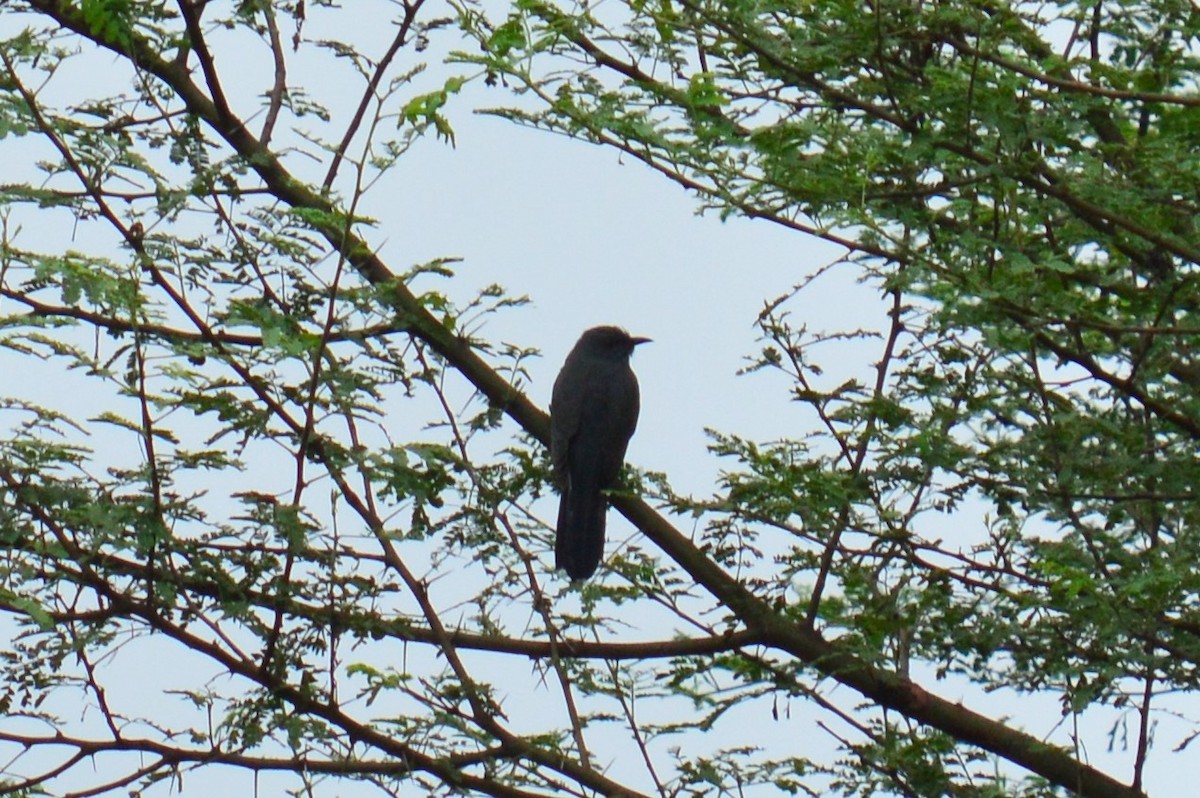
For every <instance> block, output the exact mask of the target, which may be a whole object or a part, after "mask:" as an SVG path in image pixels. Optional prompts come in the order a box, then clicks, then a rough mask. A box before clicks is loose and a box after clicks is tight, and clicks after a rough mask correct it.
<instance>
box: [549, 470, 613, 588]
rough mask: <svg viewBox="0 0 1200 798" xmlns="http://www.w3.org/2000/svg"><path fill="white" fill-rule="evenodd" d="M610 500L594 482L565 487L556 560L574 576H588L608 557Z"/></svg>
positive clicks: (576, 577) (556, 545)
mask: <svg viewBox="0 0 1200 798" xmlns="http://www.w3.org/2000/svg"><path fill="white" fill-rule="evenodd" d="M607 504H608V503H607V502H606V501H605V499H604V495H603V494H602V493H601V492H600V489H599V488H596V487H593V486H590V485H588V486H583V485H580V486H578V487H576V488H575V489H574V490H572V489H571V488H570V487H567V488H565V489H564V490H563V494H562V498H561V499H560V500H559V503H558V535H557V537H556V538H555V541H554V564H555V566H556V567H558V568H562V569H563V570H565V571H566V572H567V575H568V576H570V577H571V578H572V579H587V578H588V577H589V576H591V575H592V574H593V573H595V571H596V566H598V565H599V564H600V560H601V558H602V557H604V516H605V512H606V510H607V509H608V508H607Z"/></svg>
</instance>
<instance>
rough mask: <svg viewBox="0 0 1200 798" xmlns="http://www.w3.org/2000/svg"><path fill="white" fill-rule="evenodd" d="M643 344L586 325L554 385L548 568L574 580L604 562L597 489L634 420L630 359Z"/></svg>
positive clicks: (621, 452)
mask: <svg viewBox="0 0 1200 798" xmlns="http://www.w3.org/2000/svg"><path fill="white" fill-rule="evenodd" d="M649 341H650V339H649V338H638V337H635V336H632V335H630V334H629V333H627V332H626V331H625V330H623V329H621V328H620V327H611V326H604V327H592V328H591V329H589V330H585V331H584V333H583V335H581V336H580V337H579V340H578V341H577V342H576V343H575V347H574V348H573V349H572V350H571V352H570V354H568V355H567V359H566V361H564V362H563V367H562V370H561V371H560V372H559V373H558V378H557V379H556V380H555V381H554V389H553V392H552V393H551V398H550V462H551V465H552V470H553V475H554V481H555V482H556V483H557V484H558V487H559V491H560V493H561V497H560V499H559V504H558V526H557V532H556V536H555V541H554V562H555V567H556V568H559V569H562V570H565V571H566V572H567V575H568V576H569V577H571V579H572V580H584V579H587V578H588V577H590V576H591V575H592V574H593V573H595V571H596V567H597V566H598V565H599V564H600V560H601V558H602V557H603V556H604V516H605V512H606V511H607V509H608V502H607V500H606V499H605V497H604V493H603V491H605V490H607V489H609V488H611V487H612V486H613V485H614V484H615V483H616V481H617V476H618V475H619V474H620V473H621V465H622V464H623V463H624V462H625V449H626V448H627V447H628V446H629V439H630V438H631V437H633V431H634V430H635V429H636V428H637V421H638V409H639V396H638V382H637V377H636V376H635V375H634V373H633V369H632V368H630V366H629V358H630V356H631V355H632V354H633V350H634V348H636V347H637V346H638V345H640V344H644V343H648V342H649Z"/></svg>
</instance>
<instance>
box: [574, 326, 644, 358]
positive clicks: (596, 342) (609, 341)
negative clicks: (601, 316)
mask: <svg viewBox="0 0 1200 798" xmlns="http://www.w3.org/2000/svg"><path fill="white" fill-rule="evenodd" d="M649 341H650V339H649V338H639V337H637V336H634V335H630V334H629V333H627V332H625V331H624V330H622V329H621V328H620V327H610V326H604V327H593V328H591V329H590V330H587V331H585V332H584V333H583V335H582V336H580V338H579V344H578V346H579V347H581V348H582V349H584V351H586V352H588V353H589V354H592V355H595V356H596V357H606V358H613V359H620V358H627V357H629V356H630V355H632V354H633V350H634V347H636V346H637V345H638V344H645V343H649Z"/></svg>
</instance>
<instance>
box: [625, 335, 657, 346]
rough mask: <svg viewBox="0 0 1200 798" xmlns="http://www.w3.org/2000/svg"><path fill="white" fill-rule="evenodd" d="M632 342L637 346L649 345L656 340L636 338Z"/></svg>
mask: <svg viewBox="0 0 1200 798" xmlns="http://www.w3.org/2000/svg"><path fill="white" fill-rule="evenodd" d="M630 340H631V341H633V345H634V346H637V345H638V344H648V343H650V342H651V341H653V340H654V339H653V338H636V337H635V338H631V339H630Z"/></svg>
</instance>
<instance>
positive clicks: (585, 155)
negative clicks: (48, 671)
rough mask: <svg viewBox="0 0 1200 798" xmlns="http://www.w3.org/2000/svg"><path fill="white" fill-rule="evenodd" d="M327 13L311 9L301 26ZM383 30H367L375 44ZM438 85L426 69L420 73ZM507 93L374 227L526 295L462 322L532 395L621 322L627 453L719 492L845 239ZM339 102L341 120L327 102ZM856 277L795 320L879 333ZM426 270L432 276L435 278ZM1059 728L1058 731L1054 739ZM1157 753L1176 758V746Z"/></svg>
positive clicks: (764, 411) (764, 414) (377, 238)
mask: <svg viewBox="0 0 1200 798" xmlns="http://www.w3.org/2000/svg"><path fill="white" fill-rule="evenodd" d="M330 13H333V12H330V11H327V10H324V9H320V8H313V9H311V11H310V22H309V33H310V35H313V34H315V31H316V30H319V26H320V25H321V24H322V23H323V21H324V20H326V19H327V18H328V16H327V15H329V14H330ZM339 13H345V12H339ZM388 33H389V31H387V30H386V29H385V30H381V31H376V32H374V34H375V35H376V36H378V37H379V40H380V41H382V40H383V39H384V38H386V35H388ZM367 35H368V37H369V36H370V33H369V32H368V34H367ZM366 46H367V49H368V50H370V47H371V45H370V44H369V43H368V45H366ZM379 50H380V48H379V47H378V46H376V47H375V49H374V51H375V52H378V51H379ZM225 52H226V51H221V54H222V55H223V56H224V53H225ZM231 58H233V57H231ZM236 59H237V60H236V61H230V62H225V63H229V64H230V66H229V67H228V68H229V69H230V70H231V71H244V72H245V73H246V74H257V73H256V72H255V70H257V69H259V68H261V66H262V65H263V63H264V62H263V61H262V60H261V54H258V55H256V54H254V53H253V52H242V53H239V54H238V55H237V56H236ZM293 75H294V78H295V80H296V81H297V82H299V83H300V84H302V85H308V86H310V87H311V88H310V93H312V94H313V95H314V96H315V95H318V93H319V94H320V97H321V99H327V100H331V101H332V102H333V104H335V105H336V103H337V101H338V97H337V92H328V91H325V89H327V88H328V87H327V85H326V84H327V82H328V81H329V80H331V79H337V71H336V70H329V69H328V64H327V62H321V63H317V62H315V61H314V62H312V63H310V64H305V63H304V62H303V61H302V60H301V61H297V63H296V65H295V67H294V73H293ZM436 83H437V78H436V70H432V69H431V70H430V75H429V76H428V81H427V85H436ZM244 88H246V89H247V90H251V89H252V88H253V87H249V86H248V87H244ZM319 90H320V91H319ZM350 96H352V95H351V93H349V92H347V93H345V94H343V95H342V96H341V98H340V99H341V100H342V101H345V100H346V98H348V97H350ZM507 100H508V98H507V97H506V96H505V95H504V94H503V92H502V90H500V89H489V88H486V87H484V86H483V85H482V83H481V82H476V83H473V84H470V85H468V87H467V88H466V89H465V90H464V92H463V93H462V94H461V95H460V96H457V97H455V98H453V99H452V101H451V104H450V105H449V107H448V109H447V115H448V117H449V119H450V121H451V123H452V124H453V126H454V129H455V141H454V145H453V146H451V145H450V144H448V143H446V142H444V141H440V140H437V139H435V138H433V137H429V138H427V139H424V140H422V141H420V142H418V143H417V144H416V145H415V146H414V147H413V149H412V150H411V151H410V152H409V153H407V154H406V155H405V156H404V158H402V160H401V162H400V164H399V165H398V166H397V168H396V169H395V170H393V171H392V172H391V173H389V174H388V175H386V176H385V177H384V178H383V179H381V181H380V182H379V183H378V184H377V185H376V186H375V187H374V188H373V189H372V191H371V192H370V193H369V194H368V195H367V204H366V206H365V207H364V211H365V212H366V213H367V214H368V215H371V216H375V217H376V218H377V219H378V220H379V226H378V229H377V230H375V231H374V232H373V233H372V234H371V236H370V238H371V241H372V243H373V244H374V245H376V246H378V247H379V250H380V253H381V255H382V256H383V258H384V260H385V261H386V262H388V263H389V264H391V265H392V266H393V268H395V269H396V270H397V271H399V270H402V269H404V268H406V267H408V266H411V265H414V264H418V263H422V262H426V261H430V260H433V259H435V258H440V257H455V258H460V259H461V261H460V262H459V263H457V264H455V265H454V266H453V268H454V269H455V271H456V272H457V277H456V278H455V279H453V280H451V281H448V282H446V283H444V285H443V286H442V287H443V288H444V289H445V290H447V291H448V292H450V293H451V294H452V295H454V296H456V297H457V298H458V299H460V300H466V299H468V298H469V297H470V296H471V295H472V293H473V292H474V290H476V289H478V288H482V287H484V286H487V285H489V284H491V283H500V284H502V285H504V286H505V287H506V288H507V289H508V291H509V292H510V293H512V294H515V295H526V296H528V297H529V299H530V302H529V304H528V305H526V306H524V307H521V308H516V309H510V310H506V311H503V312H502V313H499V314H495V315H492V316H489V317H488V318H487V319H486V320H485V322H484V325H483V326H482V327H481V328H479V329H478V330H476V331H474V332H476V333H477V334H478V335H479V336H481V337H483V338H486V339H489V340H504V341H510V342H512V343H515V344H519V345H521V346H529V347H537V348H538V349H540V350H541V352H542V357H541V358H539V359H535V360H533V361H531V362H530V363H528V369H529V374H530V389H529V390H530V395H531V397H532V398H533V399H534V400H535V401H536V402H537V403H539V404H540V405H541V406H542V407H543V408H545V407H546V406H547V405H548V403H549V396H550V387H551V385H552V384H553V380H554V376H555V374H556V373H557V371H558V368H559V366H560V365H561V363H562V360H563V358H564V357H565V356H566V353H567V351H568V350H569V349H570V347H571V346H572V345H573V344H574V342H575V339H576V338H577V337H578V335H579V334H580V332H582V331H583V330H584V329H586V328H587V327H590V326H594V325H597V324H617V325H620V326H622V327H625V328H627V329H628V330H629V331H631V332H632V333H634V334H636V335H642V336H646V337H649V338H652V339H653V343H652V344H649V345H647V346H644V347H640V348H639V349H638V350H637V353H636V355H635V357H634V361H633V365H634V369H635V371H636V372H637V374H638V377H639V381H640V385H641V396H642V410H641V419H640V423H639V429H638V432H637V434H636V435H635V436H634V438H633V440H632V442H631V444H630V447H629V452H628V459H629V461H630V462H631V463H633V464H634V465H635V466H637V467H638V468H641V469H646V470H651V471H661V472H665V473H667V474H669V475H670V476H671V479H672V483H673V485H674V487H675V489H676V490H677V491H680V492H685V493H687V492H691V493H694V494H696V495H698V496H706V495H708V494H710V493H711V492H712V491H713V490H714V480H715V479H716V477H717V475H718V472H719V470H720V469H721V468H722V467H723V465H724V464H722V463H721V462H720V461H718V460H716V459H715V458H713V457H711V456H708V455H707V454H706V445H707V443H708V439H707V437H706V435H705V432H704V430H705V429H706V428H715V429H718V430H721V431H723V432H727V433H735V434H738V435H742V436H744V437H747V438H750V439H755V440H771V439H775V438H778V437H784V436H787V437H801V436H802V435H803V434H804V433H805V432H806V431H808V429H810V427H811V425H812V421H813V419H812V418H811V416H810V415H809V414H808V412H807V411H806V410H805V409H804V408H803V407H802V406H801V405H799V404H797V403H795V402H792V401H791V400H790V399H789V397H788V395H787V389H788V383H787V382H786V381H785V380H784V379H783V378H781V377H780V376H779V375H776V374H772V373H769V372H758V373H754V374H749V375H744V376H738V375H737V372H738V370H739V369H741V368H742V367H744V366H745V365H746V364H747V359H748V358H752V357H753V356H754V355H756V354H757V352H758V349H759V346H760V343H759V341H758V333H757V331H756V329H755V327H754V322H755V319H756V317H757V315H758V313H759V312H760V310H761V309H762V307H763V303H764V301H766V300H769V299H772V298H774V297H776V296H778V295H780V294H783V293H785V292H787V291H788V290H789V289H790V288H791V287H792V286H793V285H795V284H796V283H798V282H801V281H802V280H804V279H805V278H806V277H808V276H809V275H811V274H813V273H814V272H815V271H817V270H819V269H820V268H822V267H824V266H825V265H826V264H828V263H830V262H832V261H834V260H836V259H837V258H838V257H840V256H841V255H842V254H843V252H842V251H841V250H840V249H839V248H837V247H834V246H832V245H829V244H826V243H824V242H820V241H817V240H814V239H812V238H808V237H804V236H802V235H799V234H797V233H795V232H792V231H788V230H784V229H782V228H779V227H776V226H773V225H771V224H769V223H766V222H762V221H747V220H742V219H737V218H731V219H728V220H725V221H722V220H721V219H719V218H718V217H717V216H716V215H715V214H708V215H704V216H700V215H697V213H696V210H697V207H698V205H699V203H698V200H697V198H696V197H694V196H690V195H688V194H687V193H686V192H685V191H684V190H682V189H681V188H679V187H678V186H676V185H674V184H672V183H670V182H668V181H667V180H666V179H664V178H663V177H662V176H661V175H659V174H657V173H654V172H651V171H650V170H649V169H648V168H646V167H644V166H642V165H641V164H639V163H636V162H634V161H632V160H631V159H629V158H628V157H622V156H620V155H619V154H618V153H616V152H615V151H612V150H606V149H602V148H598V147H595V146H591V145H587V144H583V143H580V142H576V141H569V140H566V139H564V138H561V137H558V136H555V135H551V134H547V133H544V132H539V131H533V130H528V129H522V128H520V127H518V126H516V125H514V124H512V123H510V122H507V121H504V120H501V119H497V118H494V117H490V116H487V115H480V114H477V113H475V109H477V108H481V107H487V106H491V105H497V104H503V103H505V102H506V101H507ZM333 110H334V111H335V117H336V115H337V113H338V109H337V108H336V107H335V108H334V109H333ZM86 244H87V242H86V240H81V241H79V242H77V244H76V245H77V246H84V245H86ZM855 277H856V275H855V274H854V273H853V272H851V271H850V268H849V267H839V268H836V269H834V270H833V271H832V272H830V273H829V274H828V275H826V276H825V277H823V278H822V279H821V280H820V281H819V282H818V283H817V284H816V285H815V286H814V287H813V288H812V289H811V290H808V291H805V292H803V293H802V294H801V295H800V297H799V298H798V299H795V300H793V301H792V302H791V303H790V305H789V307H790V310H791V312H792V314H793V318H794V319H796V320H802V321H804V322H805V323H808V324H810V325H811V326H812V327H814V328H818V329H821V328H824V329H830V330H836V329H859V328H868V329H870V328H878V327H879V326H880V325H881V324H882V323H883V321H884V319H885V317H884V316H883V311H884V305H883V304H882V303H881V300H880V297H879V295H878V292H877V291H875V290H874V289H873V288H872V287H870V286H868V285H863V284H860V283H858V282H856V281H855ZM426 279H429V280H430V282H429V283H428V284H429V286H431V287H432V286H434V285H437V284H438V283H437V282H436V281H434V280H433V279H432V278H426ZM844 355H845V357H844V358H841V359H837V360H834V361H832V362H829V363H827V364H825V365H826V367H827V371H826V374H825V375H824V376H823V377H821V378H819V380H820V382H819V385H821V386H823V387H832V386H835V385H838V384H840V383H841V382H843V381H844V380H845V379H846V378H847V377H849V376H859V377H864V376H866V375H867V374H869V373H870V369H871V367H872V365H873V362H874V360H875V359H876V357H877V356H878V353H877V351H875V350H873V349H871V348H870V347H865V348H860V349H859V350H854V351H847V352H845V353H844ZM609 524H610V539H619V538H622V537H624V536H627V535H628V534H629V533H630V530H629V528H628V525H627V524H626V522H625V521H624V519H622V518H621V517H620V516H619V515H618V514H616V513H612V514H610V517H609ZM130 645H131V646H134V647H136V646H138V645H141V643H140V642H133V643H130ZM142 662H144V663H145V666H146V667H145V672H144V673H131V674H130V677H131V678H130V680H129V682H127V683H126V684H127V686H128V688H129V689H131V690H135V689H137V690H140V689H144V688H145V687H146V685H147V683H153V680H154V679H155V677H156V676H158V677H163V676H164V674H162V673H161V672H156V669H155V668H154V663H153V657H145V658H142ZM944 686H945V687H946V689H947V692H944V693H942V695H943V696H944V697H946V698H949V699H951V700H954V699H957V698H962V699H963V700H964V701H965V702H966V703H967V704H968V705H970V706H972V707H974V708H978V709H980V710H981V711H984V712H985V713H987V714H990V715H992V716H993V717H1000V716H1004V715H1012V714H1016V713H1017V712H1022V713H1024V712H1026V711H1028V707H1030V706H1034V705H1036V706H1037V709H1036V714H1037V716H1038V717H1037V718H1036V722H1031V723H1030V724H1029V725H1030V726H1036V727H1038V728H1042V729H1045V730H1047V731H1049V730H1050V729H1051V728H1053V727H1054V725H1055V723H1056V718H1055V713H1056V712H1057V708H1056V707H1055V706H1053V704H1052V703H1051V704H1049V705H1047V704H1046V702H1044V701H1032V700H1031V701H1029V703H1024V704H1014V703H1013V702H1014V700H1015V699H1014V696H1012V695H992V696H983V695H977V694H972V693H971V692H970V691H969V690H968V688H967V686H965V685H959V684H954V683H948V684H946V685H944ZM1021 700H1024V699H1021ZM1030 717H1031V721H1032V720H1033V716H1032V715H1031V716H1030ZM748 722H749V723H753V722H754V720H753V719H752V718H751V719H748ZM765 728H767V733H768V734H774V733H775V732H774V731H771V730H770V729H771V727H769V726H767V727H765ZM789 729H793V730H794V727H789ZM1087 731H1088V733H1089V735H1090V740H1091V742H1090V743H1089V746H1088V754H1089V756H1090V757H1091V758H1092V761H1096V762H1103V761H1108V760H1105V759H1104V757H1105V752H1104V751H1103V748H1104V739H1105V738H1104V734H1103V731H1104V730H1102V729H1098V728H1097V729H1090V730H1087ZM1061 733H1062V729H1059V730H1058V731H1057V732H1055V734H1056V735H1057V736H1056V737H1055V738H1054V739H1055V740H1056V741H1060V742H1061V739H1062V738H1061ZM1153 759H1154V761H1156V762H1166V763H1171V762H1177V761H1178V760H1177V759H1173V758H1172V757H1171V755H1161V756H1158V755H1156V756H1155V757H1154V758H1153ZM1111 761H1112V763H1113V765H1112V770H1113V771H1114V772H1118V773H1123V772H1124V771H1123V770H1118V768H1119V767H1120V765H1119V764H1118V763H1121V762H1123V761H1124V759H1123V758H1122V757H1121V755H1120V753H1119V752H1118V754H1117V758H1116V759H1113V760H1111ZM239 778H243V779H244V778H245V777H244V776H239ZM207 779H208V777H207V776H204V777H201V778H200V779H196V778H195V777H193V778H192V779H191V780H190V781H188V782H185V785H184V786H185V789H184V790H183V794H185V795H187V794H196V795H199V794H202V793H200V792H192V790H196V789H199V788H198V787H197V786H196V784H197V782H199V783H200V784H204V783H205V781H206V780H207ZM189 785H190V789H188V787H189ZM1148 786H1149V787H1150V789H1151V794H1153V795H1155V796H1156V798H1175V797H1176V796H1178V798H1184V796H1186V795H1188V794H1189V793H1188V792H1187V790H1186V789H1185V785H1184V784H1183V781H1182V780H1181V779H1180V778H1179V777H1178V775H1177V774H1175V773H1172V772H1171V768H1170V767H1166V768H1162V767H1160V768H1156V769H1155V770H1154V771H1152V772H1151V773H1150V780H1149V782H1148ZM265 794H269V793H265ZM331 794H332V793H331Z"/></svg>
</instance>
